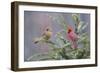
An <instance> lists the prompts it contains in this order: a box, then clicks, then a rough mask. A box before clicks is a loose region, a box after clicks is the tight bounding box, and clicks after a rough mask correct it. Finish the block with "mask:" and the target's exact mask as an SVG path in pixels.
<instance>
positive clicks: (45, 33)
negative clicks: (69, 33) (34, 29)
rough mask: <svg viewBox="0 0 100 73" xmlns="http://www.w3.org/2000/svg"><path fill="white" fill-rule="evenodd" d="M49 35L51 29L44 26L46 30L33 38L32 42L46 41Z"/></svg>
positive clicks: (50, 34)
mask: <svg viewBox="0 0 100 73" xmlns="http://www.w3.org/2000/svg"><path fill="white" fill-rule="evenodd" d="M51 36H52V31H51V29H50V28H46V30H45V31H44V33H43V34H42V36H41V37H39V38H35V41H34V43H35V44H36V43H38V42H40V41H48V40H49V39H50V38H51Z"/></svg>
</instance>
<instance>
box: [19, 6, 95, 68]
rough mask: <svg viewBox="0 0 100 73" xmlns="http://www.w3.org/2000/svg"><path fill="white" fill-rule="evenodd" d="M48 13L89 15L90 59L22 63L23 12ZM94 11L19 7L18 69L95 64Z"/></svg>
mask: <svg viewBox="0 0 100 73" xmlns="http://www.w3.org/2000/svg"><path fill="white" fill-rule="evenodd" d="M25 10H27V11H49V12H69V13H89V14H90V15H91V18H90V23H91V25H90V32H91V35H90V38H91V39H90V40H91V43H90V45H91V46H90V47H91V48H90V50H91V53H90V54H91V59H81V60H78V59H77V60H60V61H34V62H24V11H25ZM94 38H95V10H92V9H81V8H60V7H59V8H57V7H42V6H23V5H20V6H19V55H18V57H19V68H28V67H29V68H30V67H32V68H34V67H48V66H62V65H83V64H95V39H94Z"/></svg>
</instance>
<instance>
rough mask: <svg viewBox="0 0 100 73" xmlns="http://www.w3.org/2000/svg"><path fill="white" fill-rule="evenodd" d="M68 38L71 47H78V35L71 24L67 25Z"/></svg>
mask: <svg viewBox="0 0 100 73" xmlns="http://www.w3.org/2000/svg"><path fill="white" fill-rule="evenodd" d="M67 38H68V40H69V41H70V42H71V47H72V48H73V49H75V48H77V46H78V45H77V39H78V35H77V34H76V33H75V32H74V30H73V29H72V27H71V26H68V27H67Z"/></svg>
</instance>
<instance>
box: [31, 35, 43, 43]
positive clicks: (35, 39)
mask: <svg viewBox="0 0 100 73" xmlns="http://www.w3.org/2000/svg"><path fill="white" fill-rule="evenodd" d="M42 40H43V38H42V37H39V38H34V39H33V42H34V43H35V44H37V43H39V42H40V41H42Z"/></svg>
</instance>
